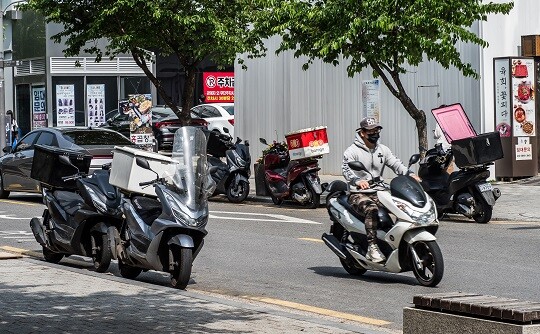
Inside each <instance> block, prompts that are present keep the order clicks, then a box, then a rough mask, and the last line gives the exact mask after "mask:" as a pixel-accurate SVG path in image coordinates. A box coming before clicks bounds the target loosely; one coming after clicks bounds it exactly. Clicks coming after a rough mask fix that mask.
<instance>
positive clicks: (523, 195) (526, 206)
mask: <svg viewBox="0 0 540 334" xmlns="http://www.w3.org/2000/svg"><path fill="white" fill-rule="evenodd" d="M319 178H320V180H321V183H324V182H328V183H330V182H332V181H334V180H343V177H342V176H341V175H319ZM249 183H250V194H249V197H248V199H249V200H250V201H254V202H268V203H272V200H271V199H270V197H267V196H257V195H256V193H255V178H254V177H253V176H252V177H251V178H250V180H249ZM492 184H493V186H494V187H497V188H499V189H500V190H501V193H502V195H501V197H500V198H499V199H498V200H497V202H496V203H495V206H494V207H493V216H492V219H491V220H492V221H494V222H496V221H522V222H540V196H538V195H539V194H540V176H534V177H530V178H526V179H522V180H517V181H512V182H502V181H498V182H493V183H492ZM326 194H327V193H323V194H322V196H321V206H322V205H324V203H325V201H326ZM225 200H226V199H225ZM454 218H457V219H458V220H460V221H462V220H463V219H467V218H465V217H463V216H461V215H451V216H450V218H445V220H448V219H449V220H453V219H454ZM471 221H472V220H471Z"/></svg>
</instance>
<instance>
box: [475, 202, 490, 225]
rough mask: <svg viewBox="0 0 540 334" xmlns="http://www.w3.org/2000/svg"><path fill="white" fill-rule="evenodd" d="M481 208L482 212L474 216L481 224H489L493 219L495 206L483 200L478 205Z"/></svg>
mask: <svg viewBox="0 0 540 334" xmlns="http://www.w3.org/2000/svg"><path fill="white" fill-rule="evenodd" d="M478 207H479V208H480V211H481V212H480V213H478V214H476V215H474V216H473V219H474V221H475V222H477V223H479V224H487V223H489V221H490V220H491V215H492V214H493V207H492V206H491V205H489V204H487V203H484V202H483V201H480V204H479V205H478Z"/></svg>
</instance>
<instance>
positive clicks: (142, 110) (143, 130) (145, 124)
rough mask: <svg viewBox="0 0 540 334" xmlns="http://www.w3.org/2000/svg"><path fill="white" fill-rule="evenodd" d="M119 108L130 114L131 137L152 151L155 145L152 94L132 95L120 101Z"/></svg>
mask: <svg viewBox="0 0 540 334" xmlns="http://www.w3.org/2000/svg"><path fill="white" fill-rule="evenodd" d="M118 110H120V111H121V112H123V113H124V114H126V115H129V119H130V124H129V132H130V135H129V139H131V141H132V142H133V143H135V144H137V145H140V146H141V148H142V149H146V150H148V151H151V150H152V149H153V145H154V133H153V132H152V95H151V94H137V95H130V96H129V100H124V101H120V105H119V108H118Z"/></svg>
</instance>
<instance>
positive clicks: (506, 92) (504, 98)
mask: <svg viewBox="0 0 540 334" xmlns="http://www.w3.org/2000/svg"><path fill="white" fill-rule="evenodd" d="M494 66H495V68H494V73H493V74H494V79H495V129H496V130H497V131H499V133H500V134H501V137H510V136H511V135H512V128H511V127H510V123H511V122H510V108H511V104H512V97H511V96H510V89H509V88H510V80H509V73H510V66H509V63H508V59H495V63H494Z"/></svg>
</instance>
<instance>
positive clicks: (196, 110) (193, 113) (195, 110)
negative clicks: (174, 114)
mask: <svg viewBox="0 0 540 334" xmlns="http://www.w3.org/2000/svg"><path fill="white" fill-rule="evenodd" d="M191 117H201V107H194V108H191Z"/></svg>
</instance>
